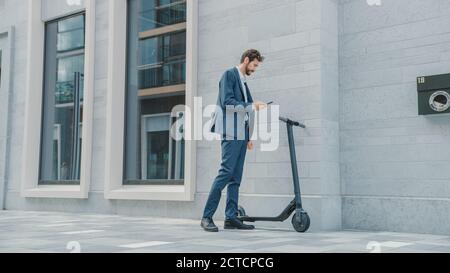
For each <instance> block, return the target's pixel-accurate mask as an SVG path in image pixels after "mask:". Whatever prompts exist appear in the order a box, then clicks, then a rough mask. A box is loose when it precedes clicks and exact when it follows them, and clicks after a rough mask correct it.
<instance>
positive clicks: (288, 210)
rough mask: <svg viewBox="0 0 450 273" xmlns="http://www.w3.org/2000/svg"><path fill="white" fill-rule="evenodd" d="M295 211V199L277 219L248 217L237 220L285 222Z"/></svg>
mask: <svg viewBox="0 0 450 273" xmlns="http://www.w3.org/2000/svg"><path fill="white" fill-rule="evenodd" d="M296 209H297V206H296V202H295V199H294V200H292V201H291V203H289V205H288V206H287V207H286V209H285V210H284V211H283V212H282V213H281V214H280V215H279V216H277V217H250V216H247V215H246V216H240V217H238V218H239V220H241V221H243V222H251V223H254V222H284V221H286V220H287V219H288V218H289V217H290V216H291V215H292V213H293V212H294V211H295V210H296Z"/></svg>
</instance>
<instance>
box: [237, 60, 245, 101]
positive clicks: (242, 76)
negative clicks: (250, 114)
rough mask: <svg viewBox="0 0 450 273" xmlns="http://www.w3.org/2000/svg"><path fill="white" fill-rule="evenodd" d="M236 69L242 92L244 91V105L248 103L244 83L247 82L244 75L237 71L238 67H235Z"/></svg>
mask: <svg viewBox="0 0 450 273" xmlns="http://www.w3.org/2000/svg"><path fill="white" fill-rule="evenodd" d="M236 68H237V70H238V71H239V76H240V78H241V86H242V90H244V101H245V103H248V95H247V88H245V83H246V82H247V77H245V75H244V74H242V72H241V69H239V66H236Z"/></svg>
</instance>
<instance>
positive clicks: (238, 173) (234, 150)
mask: <svg viewBox="0 0 450 273" xmlns="http://www.w3.org/2000/svg"><path fill="white" fill-rule="evenodd" d="M247 143H248V141H247V140H223V141H222V164H221V167H220V170H219V175H218V176H217V177H216V179H215V180H214V183H213V185H212V188H211V192H210V194H209V197H208V201H207V203H206V206H205V211H204V214H203V218H210V219H212V218H213V216H214V214H215V212H216V210H217V208H218V206H219V203H220V198H221V196H222V191H223V190H224V189H225V187H227V186H228V191H227V205H226V210H225V215H226V219H227V220H229V219H235V218H236V217H237V215H238V204H239V188H240V186H241V181H242V173H243V169H244V162H245V156H246V153H247Z"/></svg>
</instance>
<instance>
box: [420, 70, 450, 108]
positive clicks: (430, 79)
mask: <svg viewBox="0 0 450 273" xmlns="http://www.w3.org/2000/svg"><path fill="white" fill-rule="evenodd" d="M417 92H418V95H419V115H436V114H448V113H450V74H443V75H434V76H425V77H418V78H417Z"/></svg>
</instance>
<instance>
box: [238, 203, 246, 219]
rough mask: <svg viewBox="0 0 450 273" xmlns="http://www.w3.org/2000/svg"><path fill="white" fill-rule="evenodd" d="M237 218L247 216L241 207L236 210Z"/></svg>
mask: <svg viewBox="0 0 450 273" xmlns="http://www.w3.org/2000/svg"><path fill="white" fill-rule="evenodd" d="M238 216H239V217H245V216H247V213H246V212H245V209H244V208H243V207H241V206H239V208H238Z"/></svg>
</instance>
